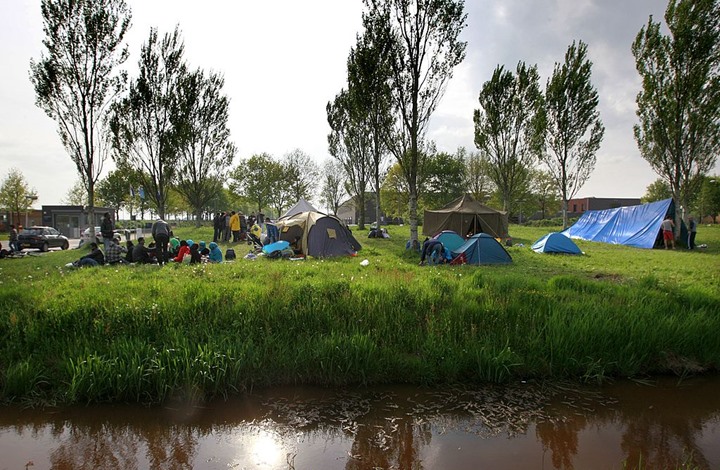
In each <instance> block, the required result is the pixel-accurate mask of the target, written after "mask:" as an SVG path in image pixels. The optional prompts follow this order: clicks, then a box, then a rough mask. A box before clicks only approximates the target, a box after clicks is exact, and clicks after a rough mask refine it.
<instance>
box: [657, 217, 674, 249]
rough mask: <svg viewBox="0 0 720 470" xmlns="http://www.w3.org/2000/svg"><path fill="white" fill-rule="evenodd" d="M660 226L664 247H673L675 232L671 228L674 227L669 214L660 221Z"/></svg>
mask: <svg viewBox="0 0 720 470" xmlns="http://www.w3.org/2000/svg"><path fill="white" fill-rule="evenodd" d="M660 227H661V228H662V233H663V243H665V249H666V250H667V249H668V247H669V246H672V249H673V250H674V249H675V234H674V233H673V228H675V223H674V222H673V220H672V217H671V216H667V218H666V219H665V220H663V221H662V225H661V226H660Z"/></svg>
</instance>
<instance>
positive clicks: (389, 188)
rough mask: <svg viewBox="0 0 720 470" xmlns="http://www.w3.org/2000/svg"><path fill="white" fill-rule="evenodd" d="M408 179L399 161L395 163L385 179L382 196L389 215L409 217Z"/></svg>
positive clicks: (381, 191) (383, 204)
mask: <svg viewBox="0 0 720 470" xmlns="http://www.w3.org/2000/svg"><path fill="white" fill-rule="evenodd" d="M408 194H409V193H408V187H407V180H406V179H405V175H404V174H403V170H402V168H401V167H400V164H399V163H394V164H393V165H392V166H391V167H390V169H389V170H388V172H387V174H386V175H385V179H384V180H383V184H382V189H381V190H380V198H381V200H382V206H383V207H384V208H385V213H386V214H387V215H388V216H389V217H403V218H407V214H408V207H409V206H408Z"/></svg>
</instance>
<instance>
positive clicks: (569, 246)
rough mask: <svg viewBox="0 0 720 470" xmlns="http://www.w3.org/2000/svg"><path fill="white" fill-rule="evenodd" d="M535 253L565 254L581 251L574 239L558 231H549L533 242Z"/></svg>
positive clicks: (580, 252)
mask: <svg viewBox="0 0 720 470" xmlns="http://www.w3.org/2000/svg"><path fill="white" fill-rule="evenodd" d="M532 250H533V251H534V252H535V253H561V254H566V255H581V254H582V251H580V248H578V246H577V245H576V244H575V242H574V241H572V240H570V239H569V238H568V237H566V236H565V235H563V234H562V233H560V232H551V233H548V234H547V235H545V236H544V237H542V238H541V239H540V240H538V241H536V242H535V243H533V246H532Z"/></svg>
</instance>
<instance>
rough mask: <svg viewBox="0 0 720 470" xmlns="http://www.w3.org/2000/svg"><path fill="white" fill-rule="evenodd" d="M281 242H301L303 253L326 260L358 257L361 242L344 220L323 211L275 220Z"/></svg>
mask: <svg viewBox="0 0 720 470" xmlns="http://www.w3.org/2000/svg"><path fill="white" fill-rule="evenodd" d="M275 225H277V227H278V230H279V231H280V240H285V241H287V242H290V244H291V245H292V244H293V242H294V241H295V240H296V239H298V241H299V247H300V251H302V253H303V254H304V255H306V256H315V257H324V256H341V255H354V254H355V252H357V251H358V250H360V248H361V247H360V243H358V242H357V240H355V237H353V234H352V232H351V231H350V229H349V228H347V226H346V225H345V224H344V223H342V221H341V220H340V219H338V218H337V217H335V216H332V215H326V214H322V213H320V212H301V213H299V214H295V215H292V216H289V217H283V218H281V219H278V220H277V221H275Z"/></svg>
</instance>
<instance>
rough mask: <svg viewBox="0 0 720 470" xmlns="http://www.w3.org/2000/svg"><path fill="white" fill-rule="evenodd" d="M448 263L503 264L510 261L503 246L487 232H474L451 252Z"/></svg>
mask: <svg viewBox="0 0 720 470" xmlns="http://www.w3.org/2000/svg"><path fill="white" fill-rule="evenodd" d="M452 254H453V260H452V262H451V263H450V264H465V263H467V264H505V263H512V258H511V257H510V254H509V253H508V252H507V251H506V250H505V248H504V247H503V246H502V245H501V244H500V243H498V241H497V240H495V239H494V238H493V237H491V236H490V235H488V234H487V233H476V234H475V235H473V236H472V237H470V238H468V240H467V241H466V242H465V243H464V244H463V245H462V246H461V247H460V248H458V249H457V250H454V251H453V252H452Z"/></svg>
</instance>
